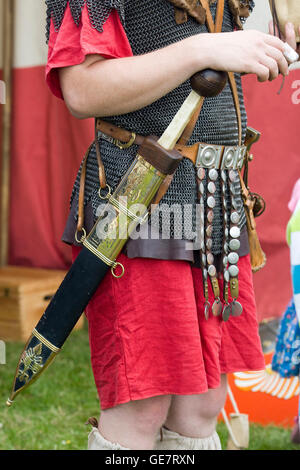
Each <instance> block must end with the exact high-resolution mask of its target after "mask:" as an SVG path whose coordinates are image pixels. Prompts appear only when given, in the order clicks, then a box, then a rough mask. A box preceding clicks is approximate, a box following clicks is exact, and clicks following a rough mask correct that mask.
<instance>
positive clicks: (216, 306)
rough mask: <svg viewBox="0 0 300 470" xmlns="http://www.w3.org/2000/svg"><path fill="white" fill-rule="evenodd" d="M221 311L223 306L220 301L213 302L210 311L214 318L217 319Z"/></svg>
mask: <svg viewBox="0 0 300 470" xmlns="http://www.w3.org/2000/svg"><path fill="white" fill-rule="evenodd" d="M222 309H223V304H222V302H221V300H215V301H214V303H213V306H212V308H211V311H212V313H213V315H214V317H218V316H219V315H221V313H222Z"/></svg>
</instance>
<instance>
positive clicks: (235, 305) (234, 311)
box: [230, 300, 243, 317]
mask: <svg viewBox="0 0 300 470" xmlns="http://www.w3.org/2000/svg"><path fill="white" fill-rule="evenodd" d="M230 305H231V315H232V316H233V317H239V316H240V315H241V314H242V313H243V307H242V305H241V304H240V302H238V301H237V300H234V301H233V302H231V304H230Z"/></svg>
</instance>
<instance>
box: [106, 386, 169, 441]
mask: <svg viewBox="0 0 300 470" xmlns="http://www.w3.org/2000/svg"><path fill="white" fill-rule="evenodd" d="M170 403H171V396H169V395H164V396H158V397H152V398H147V399H145V400H136V401H131V402H129V403H125V404H122V405H117V406H115V407H113V408H109V409H107V410H103V411H102V412H101V416H100V421H99V427H98V430H99V432H100V434H101V435H102V436H103V437H104V438H105V439H106V440H107V441H110V442H112V443H118V444H119V445H121V446H122V447H124V448H128V449H134V450H138V449H142V450H146V449H153V448H154V445H155V439H156V436H157V434H158V432H159V429H160V428H161V426H162V425H163V423H164V421H165V420H166V417H167V413H168V409H169V406H170Z"/></svg>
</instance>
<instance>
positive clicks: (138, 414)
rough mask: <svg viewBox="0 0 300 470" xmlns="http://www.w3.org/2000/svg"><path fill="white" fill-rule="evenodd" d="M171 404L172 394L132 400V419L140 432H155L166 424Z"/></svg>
mask: <svg viewBox="0 0 300 470" xmlns="http://www.w3.org/2000/svg"><path fill="white" fill-rule="evenodd" d="M170 404H171V397H170V396H159V397H152V398H148V399H146V400H138V401H136V402H132V419H133V422H134V425H135V427H136V429H137V430H138V432H140V433H142V434H146V435H148V434H155V433H156V432H157V431H158V430H159V429H160V428H161V426H162V425H163V424H164V422H165V420H166V417H167V414H168V410H169V407H170Z"/></svg>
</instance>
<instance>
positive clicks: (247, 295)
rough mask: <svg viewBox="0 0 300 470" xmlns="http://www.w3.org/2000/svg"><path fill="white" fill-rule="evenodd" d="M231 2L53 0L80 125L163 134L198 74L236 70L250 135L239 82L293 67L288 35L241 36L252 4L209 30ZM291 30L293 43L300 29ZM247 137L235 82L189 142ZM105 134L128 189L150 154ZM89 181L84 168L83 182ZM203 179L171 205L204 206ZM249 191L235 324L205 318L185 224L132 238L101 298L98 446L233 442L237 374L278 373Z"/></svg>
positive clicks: (56, 51) (95, 336)
mask: <svg viewBox="0 0 300 470" xmlns="http://www.w3.org/2000/svg"><path fill="white" fill-rule="evenodd" d="M220 2H221V0H219V2H215V1H210V2H208V1H201V5H195V2H190V1H188V0H186V1H184V0H183V1H177V0H176V1H175V0H174V1H171V0H170V1H166V0H151V1H149V0H147V1H146V0H139V1H133V0H132V1H130V2H128V1H122V0H119V1H107V0H97V1H91V0H86V1H85V0H80V1H78V2H77V3H76V2H72V1H71V0H70V1H61V2H57V1H55V0H47V4H48V20H49V22H48V25H49V29H48V35H49V57H48V65H47V82H48V85H49V86H50V88H51V90H52V91H53V93H54V94H55V95H56V96H58V97H59V98H63V99H64V100H65V103H66V105H67V106H68V108H69V110H70V112H71V113H72V114H73V115H74V116H76V117H77V118H79V119H85V118H90V117H95V116H99V117H100V116H101V118H103V119H104V120H107V121H108V122H113V123H114V124H115V125H117V126H119V127H122V128H126V129H127V130H130V131H131V132H137V133H139V134H141V135H150V134H156V135H161V134H162V132H163V130H164V129H165V128H166V127H167V124H168V123H169V118H170V117H171V116H172V115H174V114H175V112H176V111H177V109H179V107H180V105H181V104H182V101H183V100H184V99H185V97H186V96H187V95H188V93H189V91H190V85H189V78H190V77H191V76H192V75H193V74H194V73H196V72H198V71H199V70H203V69H207V68H212V69H215V70H223V71H231V72H234V73H235V74H236V81H237V89H238V96H239V100H240V106H241V126H242V129H241V135H242V137H243V139H244V138H245V131H246V113H245V110H244V107H243V95H242V88H241V84H240V77H239V74H241V73H254V74H256V75H257V77H258V79H259V80H260V81H266V80H273V79H275V78H276V77H277V76H278V74H279V73H282V74H283V75H286V74H287V72H288V63H287V61H286V59H285V57H284V55H283V48H284V44H283V42H282V41H281V40H279V39H278V38H275V37H272V36H270V35H267V34H263V33H260V32H257V31H246V32H244V31H236V29H238V28H240V29H241V18H242V17H244V16H247V14H248V13H249V12H250V11H251V10H252V8H253V2H252V1H246V2H245V1H238V0H226V1H225V5H224V18H223V27H222V32H223V33H222V34H217V33H214V34H209V33H208V30H207V27H206V25H205V19H206V15H208V13H209V12H208V10H207V8H210V9H211V12H212V15H213V17H214V18H215V15H216V8H217V3H220ZM174 13H175V15H174ZM205 13H206V14H205ZM289 34H290V39H291V40H292V41H293V40H294V37H293V34H294V33H292V32H290V33H289ZM112 59H113V60H112ZM238 131H239V129H238V121H237V117H236V110H235V106H234V100H233V97H232V94H231V91H230V87H229V86H227V87H226V88H225V89H224V91H223V92H222V93H221V94H220V95H219V97H217V98H212V99H207V100H206V101H205V104H204V106H203V109H202V111H201V114H200V117H199V119H198V121H197V123H196V125H195V128H194V132H193V134H192V136H191V139H190V141H189V143H191V144H194V143H197V142H205V143H207V144H211V145H214V146H218V145H219V146H220V145H221V146H223V147H222V148H223V150H224V148H225V149H226V148H227V147H226V146H228V148H229V147H230V146H236V145H238V144H239V140H238ZM98 138H99V143H100V148H101V155H102V159H103V161H104V166H105V170H106V172H107V181H108V184H109V185H110V186H111V187H112V188H113V189H114V188H115V186H116V184H117V183H118V182H119V179H120V177H122V176H123V174H124V172H125V171H126V170H127V168H128V166H129V165H130V163H131V161H132V157H133V155H135V154H136V151H137V147H136V146H133V147H132V148H130V149H128V150H123V149H120V148H118V147H117V146H116V145H115V143H114V142H113V141H112V140H111V139H109V136H106V135H103V134H101V135H99V136H98ZM224 146H225V147H224ZM230 148H232V147H230ZM89 161H90V163H88V164H87V184H86V192H85V200H84V203H85V228H86V230H87V231H88V230H89V229H90V228H91V227H92V225H93V223H94V220H95V217H96V212H97V205H98V204H99V203H100V200H99V199H97V198H98V189H99V186H98V182H97V169H96V166H95V165H94V164H93V161H96V160H95V149H93V148H92V149H91V155H90V157H89ZM207 174H208V173H207ZM221 174H222V173H221V172H219V169H218V171H216V172H215V173H211V175H210V177H211V178H212V179H213V178H215V179H214V181H215V186H217V188H218V187H219V188H220V187H221V184H222V183H221V180H220V178H221ZM79 178H80V172H79V175H78V178H77V180H76V181H77V183H78V181H79ZM196 178H197V174H196V170H195V168H194V166H193V165H192V163H191V162H190V161H188V160H187V159H184V161H183V162H182V164H181V165H180V168H179V169H178V171H177V172H176V175H175V178H174V181H173V182H172V183H171V185H170V188H169V190H168V192H167V193H166V196H165V199H164V200H165V201H166V202H167V203H168V204H169V205H172V204H178V203H179V204H180V203H184V201H185V203H186V204H191V205H192V206H194V205H195V202H196V199H197V197H198V196H197V184H198V183H197V179H196ZM224 178H225V177H224ZM226 178H227V176H226ZM211 182H212V181H211ZM235 184H236V187H237V192H235V189H234V185H231V187H233V189H232V192H233V196H234V197H233V199H232V200H233V202H235V203H236V207H237V208H236V211H235V212H234V214H235V217H236V220H237V221H238V222H239V226H238V227H236V229H237V232H238V234H239V235H240V238H239V240H238V243H236V244H235V245H236V248H235V250H236V251H237V252H238V256H237V258H239V260H238V264H236V267H237V266H238V268H237V269H238V270H239V287H240V290H239V302H240V303H241V304H242V305H243V313H242V315H240V316H235V317H232V318H230V319H229V321H224V317H223V318H222V316H220V315H219V316H216V315H212V314H211V312H208V311H206V310H205V306H206V304H207V302H208V300H209V302H210V304H213V303H214V300H215V299H214V293H213V291H212V289H211V287H210V286H209V292H208V295H209V297H208V298H206V297H205V296H204V292H203V280H204V279H203V273H204V275H205V269H204V270H203V269H202V270H201V269H199V266H198V264H197V256H198V255H199V250H198V252H197V250H196V249H194V250H193V248H192V249H191V247H190V246H188V243H189V242H190V241H191V237H190V236H189V235H186V236H185V238H183V239H178V237H176V236H175V235H174V233H175V230H174V231H173V233H172V235H171V237H170V238H169V239H167V240H166V239H161V238H159V239H157V237H153V239H150V240H149V239H146V240H142V239H139V240H130V241H129V242H128V243H127V245H126V248H125V250H124V251H123V252H122V253H121V255H120V257H119V259H118V261H120V262H122V264H123V265H124V267H125V272H126V275H125V276H124V277H123V278H121V279H114V278H112V276H111V274H108V275H106V277H105V279H104V281H103V282H102V284H101V286H100V287H99V289H98V291H97V292H96V294H95V295H94V297H93V298H92V300H91V302H90V303H89V306H88V308H87V311H86V314H87V317H88V321H89V334H90V345H91V360H92V367H93V372H94V377H95V382H96V386H97V389H98V393H99V398H100V404H101V410H102V411H101V416H100V421H99V425H98V424H96V423H95V425H94V428H93V430H92V432H91V433H90V436H89V449H154V448H156V449H159V448H164V449H220V448H221V447H220V441H219V438H218V435H217V433H216V431H215V427H216V421H217V416H218V414H219V412H220V410H221V408H222V407H223V405H224V402H225V398H226V374H227V373H230V372H234V371H241V370H257V369H263V368H264V358H263V354H262V351H261V346H260V340H259V336H258V328H257V320H256V310H255V301H254V294H253V285H252V274H251V265H250V260H249V246H248V241H247V232H246V227H245V222H243V223H242V221H243V220H244V219H243V217H244V216H243V208H242V203H241V198H240V190H239V189H240V188H239V183H238V182H235ZM218 185H219V186H218ZM210 187H212V186H210ZM200 192H201V189H200ZM217 192H218V189H216V193H215V190H214V191H213V194H217ZM78 193H79V187H78V184H76V182H75V185H74V190H73V193H72V199H71V211H70V217H69V220H68V223H67V227H66V230H65V233H64V237H63V239H64V241H66V242H67V243H70V244H72V245H74V246H73V254H74V257H76V255H77V253H78V251H79V250H80V247H78V246H76V245H77V243H76V242H75V239H74V236H75V231H76V217H77V205H78ZM201 197H202V198H203V197H204V195H203V194H201ZM213 199H214V201H213V202H214V230H215V232H217V231H218V230H217V229H218V227H221V229H220V230H221V232H222V226H223V221H222V207H221V206H222V204H221V203H220V201H219V200H218V198H217V196H215V197H214V198H213ZM219 199H220V200H221V196H220V198H219ZM225 208H226V209H227V206H225ZM218 211H219V212H218ZM218 214H219V215H218ZM220 214H221V215H220ZM231 214H232V212H231ZM212 217H213V216H212ZM220 217H221V219H220ZM238 222H237V223H238ZM158 231H159V230H158ZM220 240H221V241H220ZM222 243H223V241H222V237H221V238H220V239H219V238H218V236H216V238H215V239H214V240H213V241H212V247H210V248H209V249H211V253H210V254H211V258H212V259H213V260H215V261H216V260H217V259H219V261H220V263H221V264H222V259H221V258H222V246H223V245H224V243H223V245H222ZM219 245H220V246H221V248H220V246H219ZM202 258H203V257H202ZM202 261H203V260H202ZM200 262H201V260H200ZM235 263H237V261H236V262H235ZM216 264H217V263H216ZM226 264H227V260H226ZM218 272H219V276H218V278H219V282H220V285H221V287H222V282H223V280H222V275H221V274H220V273H221V271H220V269H219V270H218ZM224 272H225V271H224ZM206 275H207V274H206ZM229 300H230V301H233V302H235V301H236V300H237V299H232V298H230V299H229ZM217 301H218V302H219V301H220V299H217ZM232 311H233V310H232ZM239 313H240V312H239ZM226 320H227V319H226ZM160 430H161V433H160V432H159V431H160ZM161 436H162V439H161Z"/></svg>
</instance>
